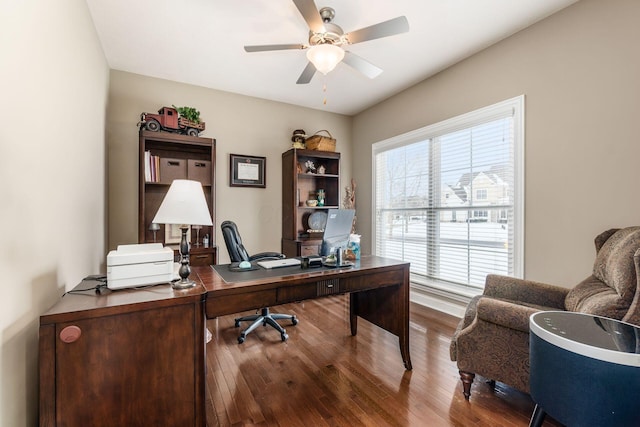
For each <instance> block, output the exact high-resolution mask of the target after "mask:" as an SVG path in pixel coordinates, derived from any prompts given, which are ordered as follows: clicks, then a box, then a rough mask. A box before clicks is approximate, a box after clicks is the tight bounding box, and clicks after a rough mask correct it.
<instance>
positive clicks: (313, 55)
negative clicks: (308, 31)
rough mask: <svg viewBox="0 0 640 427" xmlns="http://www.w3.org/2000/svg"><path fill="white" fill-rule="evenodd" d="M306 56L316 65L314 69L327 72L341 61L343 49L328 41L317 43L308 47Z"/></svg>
mask: <svg viewBox="0 0 640 427" xmlns="http://www.w3.org/2000/svg"><path fill="white" fill-rule="evenodd" d="M307 58H308V59H309V61H311V63H312V64H313V65H314V66H315V67H316V70H318V71H320V72H321V73H322V74H327V73H328V72H329V71H331V70H333V69H334V68H336V65H338V63H339V62H340V61H342V58H344V50H342V49H341V48H339V47H338V46H335V45H332V44H329V43H325V44H317V45H315V46H311V47H310V48H309V50H308V51H307Z"/></svg>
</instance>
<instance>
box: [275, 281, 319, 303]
mask: <svg viewBox="0 0 640 427" xmlns="http://www.w3.org/2000/svg"><path fill="white" fill-rule="evenodd" d="M315 297H316V284H315V283H306V284H304V285H296V286H287V287H284V288H279V289H278V304H284V303H285V302H293V301H302V300H305V299H309V298H315Z"/></svg>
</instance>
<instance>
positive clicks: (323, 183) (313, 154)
mask: <svg viewBox="0 0 640 427" xmlns="http://www.w3.org/2000/svg"><path fill="white" fill-rule="evenodd" d="M307 162H312V163H313V165H314V166H315V167H316V170H315V172H313V173H308V171H307V167H306V164H307ZM320 166H322V167H323V172H324V173H319V168H320ZM321 189H322V190H324V195H325V200H324V201H325V203H324V206H314V207H311V206H308V205H307V204H306V201H307V200H309V199H314V198H315V199H317V194H318V190H321ZM339 207H340V153H335V152H332V151H317V150H304V149H296V148H292V149H290V150H288V151H285V152H284V153H282V253H283V254H285V255H286V256H288V257H293V256H309V255H317V254H318V253H319V252H320V245H321V244H322V235H321V233H315V235H314V234H312V233H309V229H310V226H309V217H310V216H311V214H313V213H314V212H326V211H327V210H328V209H338V208H339Z"/></svg>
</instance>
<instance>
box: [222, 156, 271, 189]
mask: <svg viewBox="0 0 640 427" xmlns="http://www.w3.org/2000/svg"><path fill="white" fill-rule="evenodd" d="M229 186H230V187H256V188H266V187H267V158H266V157H260V156H245V155H242V154H229Z"/></svg>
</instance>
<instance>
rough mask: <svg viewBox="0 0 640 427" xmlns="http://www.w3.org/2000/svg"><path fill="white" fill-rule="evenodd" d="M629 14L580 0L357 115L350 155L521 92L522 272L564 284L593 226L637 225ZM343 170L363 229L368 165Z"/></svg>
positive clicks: (620, 4)
mask: <svg viewBox="0 0 640 427" xmlns="http://www.w3.org/2000/svg"><path fill="white" fill-rule="evenodd" d="M639 16H640V2H639V1H637V0H607V1H605V0H582V1H580V2H578V3H576V4H574V5H573V6H570V7H568V8H567V9H564V10H562V11H560V12H559V13H557V14H555V15H552V16H551V17H549V18H547V19H545V20H543V21H541V22H540V23H538V24H535V25H533V26H532V27H529V28H528V29H526V30H524V31H522V32H520V33H518V34H516V35H514V36H512V37H510V38H508V39H506V40H504V41H502V42H500V43H498V44H496V45H494V46H492V47H490V48H488V49H486V50H485V51H483V52H481V53H479V54H477V55H474V56H473V57H471V58H469V59H467V60H465V61H462V62H461V63H459V64H457V65H455V66H453V67H451V68H449V69H447V70H445V71H443V72H441V73H440V74H438V75H436V76H434V77H432V78H430V79H427V80H425V81H423V82H421V83H419V84H417V85H416V86H414V87H412V88H410V89H408V90H406V91H404V92H402V93H400V94H398V95H396V96H394V97H392V98H390V99H388V100H387V101H385V102H383V103H381V104H379V105H376V106H375V107H373V108H371V109H369V110H368V111H365V112H363V113H361V114H359V115H357V116H356V117H355V118H354V124H353V126H354V127H353V135H354V153H359V154H357V155H354V157H363V158H365V159H368V158H369V155H370V153H371V144H372V143H374V142H376V141H380V140H383V139H385V138H389V137H391V136H394V135H398V134H401V133H405V132H408V131H411V130H413V129H417V128H420V127H423V126H426V125H429V124H432V123H436V122H439V121H441V120H444V119H447V118H450V117H453V116H457V115H459V114H462V113H466V112H468V111H472V110H474V109H477V108H479V107H483V106H486V105H489V104H492V103H495V102H498V101H501V100H504V99H508V98H511V97H514V96H517V95H521V94H524V95H525V96H526V99H525V109H526V116H525V120H526V122H525V128H526V134H525V139H526V147H525V173H526V181H525V186H526V193H525V276H526V277H527V278H530V279H537V280H544V281H551V282H554V283H558V284H561V285H565V286H572V285H574V284H575V283H577V281H578V280H580V279H582V278H584V277H586V276H587V275H588V274H589V272H590V269H591V267H592V264H593V259H594V253H595V251H594V246H593V238H594V237H595V235H596V234H597V233H599V232H601V231H603V230H605V229H607V228H611V227H622V226H629V225H638V224H639V223H640V213H639V212H640V198H638V197H637V193H638V183H639V182H640V167H638V159H639V158H640V140H639V137H638V126H637V123H638V118H639V117H640V49H639V48H638V40H640V25H638V17H639ZM433 42H436V41H433ZM353 174H354V177H355V179H356V180H357V181H358V186H359V187H358V208H359V215H358V221H359V224H360V227H361V230H362V229H363V228H362V227H364V229H366V230H370V227H371V212H370V209H369V206H370V205H371V197H370V194H371V163H370V161H368V160H367V161H364V162H357V163H355V164H354V171H353ZM365 210H366V211H365ZM363 234H365V236H363V246H364V247H365V249H369V245H370V243H371V242H370V239H369V238H368V237H369V236H367V235H366V234H367V233H364V232H363Z"/></svg>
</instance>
